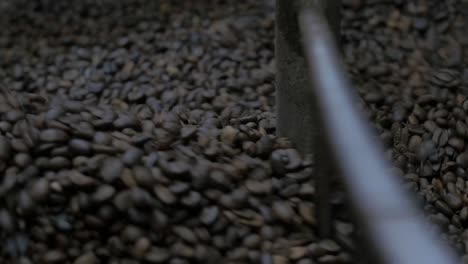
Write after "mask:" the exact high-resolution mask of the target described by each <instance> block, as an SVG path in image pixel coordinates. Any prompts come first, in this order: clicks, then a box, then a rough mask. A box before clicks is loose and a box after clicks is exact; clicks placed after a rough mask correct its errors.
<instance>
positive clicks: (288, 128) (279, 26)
mask: <svg viewBox="0 0 468 264" xmlns="http://www.w3.org/2000/svg"><path fill="white" fill-rule="evenodd" d="M306 7H310V8H322V10H323V11H324V12H325V14H326V16H327V18H328V20H329V21H330V24H331V28H332V29H333V30H334V34H335V36H336V38H337V41H339V35H340V30H339V29H340V7H341V0H302V1H301V0H277V1H276V40H275V41H276V43H275V44H276V45H275V48H276V51H275V52H276V117H277V133H278V135H279V136H284V137H287V138H289V139H290V140H291V141H292V142H293V143H294V145H295V146H296V147H297V149H298V150H299V151H300V152H301V153H302V154H310V153H314V154H315V155H316V157H317V161H318V166H319V168H318V173H317V175H316V176H317V178H316V181H317V205H318V208H319V212H318V214H319V215H318V217H319V234H320V236H322V237H329V236H331V231H332V222H331V205H330V181H331V179H330V177H331V175H332V173H333V171H332V169H331V168H330V167H329V166H327V165H328V162H327V159H328V158H327V156H328V154H327V153H325V152H324V149H325V147H324V146H323V145H322V144H323V141H322V140H320V135H321V133H322V130H321V128H320V127H319V125H318V124H319V123H320V122H319V120H318V118H319V116H318V115H317V106H316V105H315V102H316V101H315V100H312V101H311V98H313V96H314V95H313V93H311V91H312V90H311V89H310V85H311V82H310V81H309V78H308V74H309V71H308V68H307V63H306V59H305V55H304V53H303V47H302V44H301V35H300V29H299V24H298V11H299V10H301V8H306ZM317 37H320V36H317Z"/></svg>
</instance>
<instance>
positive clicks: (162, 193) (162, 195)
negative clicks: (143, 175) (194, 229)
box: [154, 185, 177, 205]
mask: <svg viewBox="0 0 468 264" xmlns="http://www.w3.org/2000/svg"><path fill="white" fill-rule="evenodd" d="M154 193H155V194H156V196H157V197H158V198H159V199H160V200H161V201H162V202H163V203H166V204H170V205H171V204H174V203H176V202H177V197H176V196H175V195H174V194H173V193H172V192H171V191H170V190H169V189H168V188H166V187H164V186H161V185H158V186H155V187H154Z"/></svg>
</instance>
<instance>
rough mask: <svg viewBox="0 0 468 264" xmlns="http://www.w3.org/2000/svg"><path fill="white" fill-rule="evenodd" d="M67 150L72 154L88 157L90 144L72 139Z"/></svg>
mask: <svg viewBox="0 0 468 264" xmlns="http://www.w3.org/2000/svg"><path fill="white" fill-rule="evenodd" d="M69 148H70V150H71V151H72V152H73V153H76V154H79V155H88V154H90V153H91V150H92V148H91V143H90V142H88V141H86V140H83V139H72V140H70V143H69Z"/></svg>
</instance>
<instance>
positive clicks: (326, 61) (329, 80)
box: [299, 8, 457, 264]
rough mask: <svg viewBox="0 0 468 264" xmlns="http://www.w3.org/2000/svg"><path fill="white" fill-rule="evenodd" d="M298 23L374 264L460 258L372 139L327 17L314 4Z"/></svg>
mask: <svg viewBox="0 0 468 264" xmlns="http://www.w3.org/2000/svg"><path fill="white" fill-rule="evenodd" d="M299 25H300V30H301V33H302V36H303V45H304V49H305V52H306V57H307V63H308V66H309V73H310V75H309V76H310V79H311V83H312V87H311V86H309V91H310V93H311V94H312V96H310V97H309V100H315V101H314V102H310V103H311V104H315V105H317V107H318V109H319V114H320V119H321V124H320V125H321V126H322V127H323V129H324V132H325V133H324V135H322V136H325V137H326V138H325V139H326V142H327V144H328V147H329V150H330V153H331V155H332V158H333V160H334V161H335V164H336V167H337V168H338V170H339V172H340V176H341V178H340V179H341V180H342V181H343V182H344V184H345V187H346V188H347V191H348V194H349V197H350V199H351V204H352V205H353V207H354V209H355V213H356V215H357V217H358V219H357V220H358V224H360V227H361V228H363V231H364V232H365V238H366V239H367V242H368V245H369V246H371V247H372V249H373V253H375V254H373V255H375V258H376V259H375V260H374V261H373V263H385V264H390V263H391V264H415V263H425V264H455V263H457V261H456V258H455V255H454V254H453V252H452V251H451V250H450V249H449V248H448V247H446V245H444V244H442V243H441V242H439V241H438V240H437V239H436V238H435V234H432V233H431V232H428V230H430V226H429V224H428V223H427V222H426V221H425V220H424V218H423V215H422V213H421V211H420V210H418V208H417V207H415V205H414V204H413V202H414V201H412V200H411V199H410V196H409V195H408V193H406V192H404V191H403V188H402V185H401V184H400V182H399V181H398V179H397V177H396V176H394V175H392V174H391V173H390V172H389V170H388V168H389V166H387V165H389V164H386V162H385V161H384V159H383V158H382V157H383V156H382V153H383V151H382V149H379V147H378V146H376V145H375V144H374V142H373V141H371V138H372V134H371V133H370V131H371V130H370V127H369V126H368V123H367V122H366V120H365V119H364V118H363V117H362V115H361V113H360V112H359V111H358V110H357V108H356V107H355V105H354V102H357V101H355V100H354V99H357V96H356V95H355V94H354V93H352V91H353V90H352V89H351V88H350V87H351V86H350V84H349V83H348V80H347V79H346V77H345V74H344V69H343V67H342V64H341V61H340V58H339V55H338V52H337V48H336V46H335V43H334V41H333V37H332V34H331V33H330V30H329V26H328V24H327V22H326V21H325V19H324V18H323V17H322V15H321V13H320V12H319V11H317V10H316V9H315V10H314V9H313V8H311V9H305V10H303V11H302V12H301V13H300V16H299ZM319 209H320V208H319Z"/></svg>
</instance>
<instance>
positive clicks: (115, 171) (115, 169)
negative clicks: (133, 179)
mask: <svg viewBox="0 0 468 264" xmlns="http://www.w3.org/2000/svg"><path fill="white" fill-rule="evenodd" d="M123 168H124V165H123V164H122V162H121V161H120V160H119V159H117V158H107V159H105V160H104V161H103V163H102V166H101V169H100V172H99V174H100V176H101V177H102V179H104V181H106V182H113V181H115V180H116V179H117V178H119V177H120V175H121V174H122V171H123Z"/></svg>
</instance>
